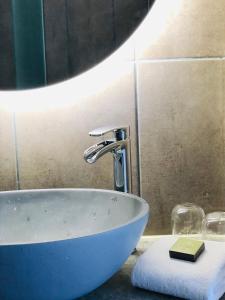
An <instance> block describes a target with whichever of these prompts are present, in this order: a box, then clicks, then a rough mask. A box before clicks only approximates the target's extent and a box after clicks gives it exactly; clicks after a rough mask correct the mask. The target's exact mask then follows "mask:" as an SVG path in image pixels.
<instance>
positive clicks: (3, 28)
mask: <svg viewBox="0 0 225 300" xmlns="http://www.w3.org/2000/svg"><path fill="white" fill-rule="evenodd" d="M153 2H154V0H32V1H30V0H0V41H1V42H0V89H25V88H34V87H39V86H45V85H47V84H52V83H55V82H59V81H62V80H65V79H67V78H71V77H73V76H75V75H78V74H80V73H81V72H84V71H86V70H88V69H89V68H90V67H93V66H94V65H95V64H97V63H99V62H100V61H101V60H103V59H104V58H106V57H107V56H108V55H110V54H111V53H112V52H113V51H115V49H116V48H118V47H119V46H120V45H121V44H122V43H123V42H124V41H125V40H126V39H127V38H128V37H129V36H130V35H131V33H132V32H133V31H134V30H135V29H136V27H137V26H138V25H139V24H140V22H141V21H142V20H143V18H144V17H145V16H146V14H147V12H148V10H149V9H150V8H151V6H152V4H153Z"/></svg>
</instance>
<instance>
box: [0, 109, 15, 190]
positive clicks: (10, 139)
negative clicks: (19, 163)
mask: <svg viewBox="0 0 225 300" xmlns="http://www.w3.org/2000/svg"><path fill="white" fill-rule="evenodd" d="M14 128H15V127H14V117H13V113H10V112H7V111H5V110H3V109H2V108H0V162H1V167H0V190H1V191H6V190H15V189H17V170H16V169H17V168H16V149H15V130H14Z"/></svg>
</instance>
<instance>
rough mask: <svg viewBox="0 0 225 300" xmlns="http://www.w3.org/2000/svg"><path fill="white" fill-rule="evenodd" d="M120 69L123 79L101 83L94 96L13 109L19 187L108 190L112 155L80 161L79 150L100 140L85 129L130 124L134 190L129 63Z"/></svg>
mask: <svg viewBox="0 0 225 300" xmlns="http://www.w3.org/2000/svg"><path fill="white" fill-rule="evenodd" d="M124 68H126V70H127V72H125V74H126V75H124V76H123V77H122V78H118V80H115V81H114V82H113V83H111V84H108V85H107V86H103V87H102V89H101V91H99V92H98V93H96V94H93V95H89V96H88V97H82V98H79V97H78V96H77V97H76V100H75V101H74V103H73V104H71V105H70V106H65V107H64V108H63V107H61V108H58V109H49V110H47V111H42V112H18V113H17V115H16V124H17V139H18V154H19V170H20V184H21V188H23V189H26V188H54V187H57V188H59V187H89V188H106V189H113V161H112V155H111V154H107V155H105V156H104V157H103V158H101V159H99V160H98V161H97V162H96V163H95V164H93V165H89V164H87V163H85V162H84V160H83V152H84V150H85V149H86V148H87V147H89V146H91V145H93V144H95V143H96V142H98V141H99V138H94V137H89V135H88V132H89V131H90V130H92V129H94V128H97V127H101V126H106V125H112V124H113V125H114V124H115V125H118V124H130V125H131V136H132V157H133V171H134V188H135V190H134V191H136V189H137V183H136V178H135V172H136V148H135V147H136V145H135V139H136V135H135V119H134V117H135V110H134V79H133V77H134V76H133V64H131V63H125V64H124ZM105 76H107V70H106V73H105ZM84 89H88V86H84ZM75 95H76V94H75Z"/></svg>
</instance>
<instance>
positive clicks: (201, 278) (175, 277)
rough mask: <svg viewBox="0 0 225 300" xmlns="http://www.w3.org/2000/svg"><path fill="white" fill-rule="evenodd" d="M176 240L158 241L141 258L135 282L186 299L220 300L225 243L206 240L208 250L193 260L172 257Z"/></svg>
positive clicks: (224, 286)
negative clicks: (170, 251) (172, 247)
mask: <svg viewBox="0 0 225 300" xmlns="http://www.w3.org/2000/svg"><path fill="white" fill-rule="evenodd" d="M175 241H176V238H174V237H170V238H167V237H166V238H162V239H160V240H158V241H155V242H154V243H153V244H152V245H151V246H150V248H149V249H148V250H147V251H146V252H145V253H144V254H143V255H141V256H140V257H139V258H138V260H137V263H136V265H135V267H134V269H133V271H132V276H131V281H132V284H133V285H134V286H136V287H139V288H144V289H147V290H151V291H155V292H159V293H163V294H169V295H173V296H176V297H181V298H184V299H191V300H218V299H219V298H220V297H221V296H222V295H223V294H224V293H225V243H224V242H213V241H205V251H204V252H203V253H202V254H201V255H200V257H199V258H198V260H197V261H196V262H194V263H193V262H189V261H184V260H178V259H173V258H170V257H169V249H170V248H171V246H172V245H173V244H174V242H175Z"/></svg>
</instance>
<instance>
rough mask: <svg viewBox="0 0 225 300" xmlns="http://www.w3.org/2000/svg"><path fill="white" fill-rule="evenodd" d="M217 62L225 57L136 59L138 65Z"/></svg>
mask: <svg viewBox="0 0 225 300" xmlns="http://www.w3.org/2000/svg"><path fill="white" fill-rule="evenodd" d="M214 60H215V61H216V60H225V56H211V57H210V56H209V57H207V56H204V57H165V58H163V57H162V58H149V59H135V60H134V61H135V62H136V63H157V62H173V61H214Z"/></svg>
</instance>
